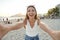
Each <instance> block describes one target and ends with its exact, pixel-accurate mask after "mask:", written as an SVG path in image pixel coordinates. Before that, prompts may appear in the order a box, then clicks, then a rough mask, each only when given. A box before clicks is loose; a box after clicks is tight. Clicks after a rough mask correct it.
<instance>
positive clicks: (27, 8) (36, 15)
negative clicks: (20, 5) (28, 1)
mask: <svg viewBox="0 0 60 40" xmlns="http://www.w3.org/2000/svg"><path fill="white" fill-rule="evenodd" d="M30 7H32V8H34V10H35V12H36V15H35V17H34V18H35V19H37V11H36V8H35V7H34V6H33V5H29V6H28V7H27V10H28V8H30ZM26 18H27V19H29V17H28V14H27V13H26Z"/></svg>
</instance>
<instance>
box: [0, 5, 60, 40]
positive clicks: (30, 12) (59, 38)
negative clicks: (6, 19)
mask: <svg viewBox="0 0 60 40" xmlns="http://www.w3.org/2000/svg"><path fill="white" fill-rule="evenodd" d="M22 27H24V28H25V29H26V34H25V40H39V36H38V35H39V30H38V29H40V28H41V29H42V30H44V31H45V32H47V33H48V34H49V35H50V36H51V37H52V38H53V40H60V31H54V30H52V29H50V28H49V27H48V26H47V25H46V24H45V23H43V22H42V21H41V20H40V19H39V18H38V17H37V11H36V8H35V7H34V6H33V5H30V6H28V7H27V13H26V18H25V20H24V21H23V22H22V23H17V24H16V25H14V26H9V27H4V25H0V39H1V38H2V37H3V36H4V35H5V34H6V33H8V32H9V31H12V30H17V29H20V28H22Z"/></svg>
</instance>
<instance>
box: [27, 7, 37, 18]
mask: <svg viewBox="0 0 60 40" xmlns="http://www.w3.org/2000/svg"><path fill="white" fill-rule="evenodd" d="M27 16H28V18H29V19H34V18H35V19H36V17H37V12H36V9H35V7H34V6H29V7H28V8H27Z"/></svg>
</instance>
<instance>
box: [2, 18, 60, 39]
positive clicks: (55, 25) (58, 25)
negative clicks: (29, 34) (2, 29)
mask: <svg viewBox="0 0 60 40" xmlns="http://www.w3.org/2000/svg"><path fill="white" fill-rule="evenodd" d="M41 21H43V22H44V23H46V24H47V25H48V26H49V27H50V28H51V29H53V30H60V19H41ZM24 39H25V29H24V28H21V29H18V30H13V31H10V32H8V33H7V34H6V35H5V36H4V37H3V38H2V40H24ZM39 39H40V40H52V38H51V36H50V35H49V34H48V33H46V32H44V31H43V30H42V29H41V28H40V30H39Z"/></svg>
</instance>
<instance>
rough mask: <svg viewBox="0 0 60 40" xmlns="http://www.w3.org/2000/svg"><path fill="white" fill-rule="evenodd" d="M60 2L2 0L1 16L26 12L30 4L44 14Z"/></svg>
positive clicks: (46, 0) (52, 0) (57, 0)
mask: <svg viewBox="0 0 60 40" xmlns="http://www.w3.org/2000/svg"><path fill="white" fill-rule="evenodd" d="M59 3H60V0H0V16H6V17H8V16H12V15H15V14H18V13H21V14H26V9H27V6H29V5H34V6H35V7H36V10H37V13H38V14H44V13H47V11H48V10H49V9H50V8H54V7H55V6H56V5H57V4H59Z"/></svg>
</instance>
